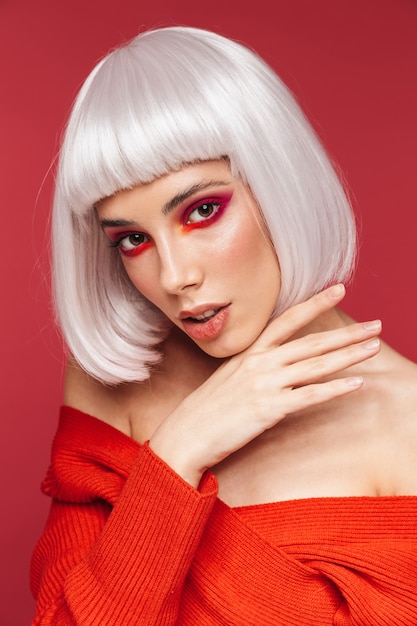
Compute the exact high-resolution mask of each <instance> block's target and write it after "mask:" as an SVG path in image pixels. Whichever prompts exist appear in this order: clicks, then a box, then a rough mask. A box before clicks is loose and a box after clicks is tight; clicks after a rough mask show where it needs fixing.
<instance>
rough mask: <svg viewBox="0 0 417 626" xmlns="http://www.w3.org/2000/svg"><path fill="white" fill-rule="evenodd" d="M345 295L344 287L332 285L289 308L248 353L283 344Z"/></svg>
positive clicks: (271, 324) (264, 332) (266, 330)
mask: <svg viewBox="0 0 417 626" xmlns="http://www.w3.org/2000/svg"><path fill="white" fill-rule="evenodd" d="M345 293H346V291H345V287H344V285H342V284H337V285H333V286H332V287H329V288H328V289H325V290H324V291H321V292H320V293H318V294H315V295H314V296H312V297H311V298H309V299H308V300H306V301H305V302H301V303H300V304H296V305H294V306H292V307H290V308H289V309H287V310H286V311H285V312H284V313H282V314H281V315H280V316H279V317H277V318H276V319H275V320H273V321H272V322H271V323H270V324H269V325H268V326H267V328H266V329H265V330H264V331H263V333H262V334H261V335H260V337H259V339H258V340H257V341H255V343H254V344H253V346H252V347H251V348H250V349H249V351H250V352H252V351H257V350H259V349H261V350H263V349H265V348H270V347H271V346H273V345H280V344H281V343H284V342H285V341H287V340H288V339H290V337H292V336H293V335H294V334H295V333H297V332H298V331H299V330H301V329H302V328H304V326H307V324H310V323H311V322H312V321H313V320H315V319H316V318H317V317H318V316H319V315H321V314H322V313H325V312H326V311H329V310H330V309H333V308H334V307H335V306H337V305H338V304H339V302H340V301H341V300H342V299H343V298H344V296H345Z"/></svg>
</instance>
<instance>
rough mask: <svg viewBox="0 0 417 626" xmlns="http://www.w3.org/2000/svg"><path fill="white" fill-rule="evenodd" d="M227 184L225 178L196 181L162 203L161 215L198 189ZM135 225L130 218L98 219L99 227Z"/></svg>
mask: <svg viewBox="0 0 417 626" xmlns="http://www.w3.org/2000/svg"><path fill="white" fill-rule="evenodd" d="M229 184H230V181H227V180H208V181H207V182H204V183H196V184H195V185H191V186H190V187H188V188H187V189H184V191H181V192H180V193H178V194H176V195H175V196H174V197H173V198H171V200H169V201H168V202H167V203H166V204H164V206H163V207H162V213H163V215H169V214H170V213H171V212H172V211H173V210H174V209H175V208H176V207H177V206H178V205H180V204H182V203H183V202H185V200H188V198H190V197H191V196H193V195H194V194H195V193H198V192H199V191H204V189H208V188H209V187H224V186H225V185H229ZM136 225H137V224H136V222H134V221H132V220H123V219H114V220H107V219H102V220H100V226H101V228H112V227H113V228H115V227H116V228H117V227H118V226H136Z"/></svg>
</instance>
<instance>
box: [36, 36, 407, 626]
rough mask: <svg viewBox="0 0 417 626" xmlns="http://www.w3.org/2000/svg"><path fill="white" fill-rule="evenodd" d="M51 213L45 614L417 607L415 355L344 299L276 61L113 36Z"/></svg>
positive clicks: (203, 617)
mask: <svg viewBox="0 0 417 626" xmlns="http://www.w3.org/2000/svg"><path fill="white" fill-rule="evenodd" d="M53 220H54V221H53V242H54V289H55V301H56V308H57V314H58V320H59V323H60V326H61V328H62V330H63V334H64V337H65V340H66V342H67V344H68V347H69V350H70V352H71V357H70V360H69V365H68V368H67V374H66V382H65V394H64V407H63V408H62V412H61V420H60V425H59V429H58V433H57V435H56V438H55V441H54V446H53V453H52V463H51V467H50V470H49V472H48V475H47V477H46V479H45V481H44V483H43V489H44V491H45V493H47V494H48V495H50V496H51V498H52V508H51V512H50V516H49V519H48V522H47V525H46V529H45V532H44V534H43V536H42V537H41V539H40V541H39V543H38V545H37V547H36V550H35V552H34V556H33V562H32V584H33V591H34V595H35V596H36V598H37V610H36V617H35V618H34V622H33V624H34V625H36V624H42V625H44V624H68V625H70V624H71V625H74V624H76V625H80V626H91V625H96V624H100V625H104V624H108V625H110V624H112V625H114V624H117V625H121V624H123V626H125V625H129V624H135V625H136V624H149V625H150V624H161V625H162V624H164V625H167V624H179V625H188V624H190V625H191V624H192V625H193V626H195V625H196V624H198V625H200V624H201V625H215V624H222V625H223V624H256V625H257V626H259V625H260V626H266V625H272V624H273V625H274V626H276V625H277V624H283V625H291V624H292V625H296V626H300V625H301V626H302V625H315V624H316V625H318V626H326V625H327V624H339V625H341V624H352V625H353V624H355V625H359V624H360V625H367V626H371V625H372V626H378V625H379V624H388V623H389V624H390V625H392V624H401V625H404V626H405V625H407V626H409V625H410V624H413V623H416V624H417V599H416V594H415V588H416V583H417V565H416V563H415V559H414V553H415V550H416V548H417V522H416V513H417V498H416V494H417V478H416V477H417V455H416V454H415V443H416V438H417V426H416V424H417V409H416V406H417V391H416V388H417V386H416V381H417V370H416V366H415V365H414V364H412V363H410V362H409V361H407V360H406V359H405V358H403V357H402V356H400V355H399V354H397V353H395V352H394V351H393V350H392V349H390V348H389V347H388V346H386V345H384V344H382V343H381V342H380V340H379V339H378V335H379V333H380V330H381V324H380V322H379V321H378V320H372V321H367V322H365V323H355V322H354V321H353V320H351V319H350V318H349V317H348V316H347V315H346V314H345V313H343V312H342V311H341V310H340V309H339V308H338V305H339V303H340V302H341V301H342V299H343V295H344V286H343V283H345V282H346V281H347V280H348V279H349V277H350V275H351V272H352V269H353V265H354V261H355V227H354V220H353V216H352V212H351V209H350V207H349V203H348V201H347V199H346V195H345V193H344V191H343V189H342V186H341V184H340V182H339V180H338V177H337V175H336V174H335V171H334V169H333V167H332V165H331V164H330V162H329V159H328V158H327V156H326V154H325V152H324V150H323V148H322V147H321V145H320V142H319V141H318V139H317V138H316V137H315V135H314V133H313V131H312V129H311V127H310V126H309V124H308V122H307V121H306V120H305V118H304V116H303V114H302V113H301V111H300V109H299V107H298V105H297V104H296V102H295V101H294V99H293V97H292V96H291V94H290V93H289V92H288V90H287V88H286V87H285V86H284V85H283V84H282V82H281V81H280V79H279V78H278V77H277V76H276V75H275V74H274V72H273V71H272V70H271V69H270V68H269V67H268V66H267V65H266V64H265V63H264V62H263V61H262V60H261V59H260V58H259V57H257V55H256V54H254V53H253V52H251V51H249V50H248V49H247V48H245V47H244V46H242V45H240V44H237V43H235V42H232V41H230V40H228V39H225V38H223V37H221V36H219V35H216V34H214V33H210V32H206V31H202V30H198V29H192V28H182V27H172V28H163V29H159V30H155V31H148V32H146V33H143V34H141V35H139V36H138V37H137V38H135V39H134V40H133V41H131V42H130V43H128V44H127V45H125V46H122V47H121V48H119V49H117V50H115V51H113V52H112V53H111V54H109V55H108V56H107V57H106V58H105V59H104V60H103V61H102V62H100V63H99V64H98V66H97V67H96V68H95V69H94V70H93V72H92V73H91V75H90V76H89V78H88V79H87V80H86V82H85V84H84V86H83V87H82V89H81V91H80V94H79V96H78V98H77V101H76V103H75V105H74V108H73V111H72V114H71V117H70V120H69V123H68V127H67V129H66V134H65V139H64V143H63V146H62V150H61V156H60V164H59V171H58V177H57V186H56V196H55V203H54V216H53ZM399 459H401V463H399V462H398V461H399Z"/></svg>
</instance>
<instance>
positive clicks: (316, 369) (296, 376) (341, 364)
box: [279, 338, 380, 387]
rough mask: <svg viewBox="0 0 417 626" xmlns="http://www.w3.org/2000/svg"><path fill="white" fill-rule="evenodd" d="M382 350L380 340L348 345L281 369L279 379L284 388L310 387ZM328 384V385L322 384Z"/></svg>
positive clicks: (374, 339) (375, 339)
mask: <svg viewBox="0 0 417 626" xmlns="http://www.w3.org/2000/svg"><path fill="white" fill-rule="evenodd" d="M379 350H380V342H379V339H378V338H372V339H367V340H366V341H364V342H361V343H357V344H353V345H348V346H346V347H344V348H340V349H338V350H334V351H332V352H329V353H327V354H322V355H320V356H312V357H310V358H307V359H304V360H303V361H298V362H294V363H293V364H292V365H288V366H287V367H282V368H280V373H279V378H280V384H281V385H282V386H283V387H295V386H299V385H308V384H310V383H315V382H318V381H320V380H323V379H325V378H327V377H328V376H332V375H333V374H337V372H342V371H343V370H345V369H347V368H349V367H351V366H352V365H357V364H358V363H361V362H363V361H366V360H367V359H369V358H371V357H372V356H375V354H377V353H378V352H379ZM322 384H326V383H322Z"/></svg>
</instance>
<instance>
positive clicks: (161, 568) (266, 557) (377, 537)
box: [32, 407, 417, 626]
mask: <svg viewBox="0 0 417 626" xmlns="http://www.w3.org/2000/svg"><path fill="white" fill-rule="evenodd" d="M43 491H44V492H45V493H46V494H48V495H49V496H51V497H52V498H53V500H52V507H51V512H50V515H49V518H48V521H47V524H46V528H45V531H44V534H43V535H42V537H41V539H40V540H39V543H38V545H37V547H36V549H35V551H34V554H33V560H32V588H33V593H34V595H35V597H36V598H37V609H36V617H35V618H34V621H33V622H32V626H38V625H42V626H46V625H59V626H74V625H77V626H130V625H132V626H133V625H134V626H138V625H145V626H146V625H147V626H152V625H158V626H159V625H161V626H167V625H174V624H176V625H177V626H227V625H230V626H232V625H233V626H250V625H253V626H281V625H282V626H330V625H333V626H348V625H349V626H382V625H384V626H413V625H417V558H416V554H417V497H413V496H397V497H381V498H372V497H358V498H313V499H305V500H293V501H289V502H278V503H273V504H264V505H258V506H249V507H239V508H235V509H232V508H230V507H228V506H227V505H226V504H224V503H223V502H222V501H220V500H219V499H218V498H217V483H216V479H215V477H214V476H213V475H212V474H211V473H209V472H208V473H206V474H205V476H204V477H203V480H202V483H201V485H200V488H199V490H198V491H197V490H195V489H193V488H192V487H191V486H190V485H188V484H187V483H186V482H184V481H183V480H182V479H181V478H180V477H179V476H178V475H177V474H175V472H173V471H172V470H171V469H170V468H169V467H168V466H167V465H166V464H165V463H164V462H163V461H162V460H160V459H159V458H158V457H157V456H156V455H155V454H153V452H152V451H151V450H150V449H149V448H148V447H147V446H146V445H145V446H141V445H139V444H138V443H136V442H135V441H133V440H132V439H130V438H129V437H127V436H126V435H124V434H122V433H121V432H119V431H118V430H116V429H114V428H112V427H111V426H109V425H107V424H105V423H103V422H101V421H100V420H98V419H96V418H94V417H91V416H88V415H85V414H83V413H81V412H79V411H76V410H74V409H71V408H68V407H65V408H63V409H62V412H61V420H60V425H59V429H58V432H57V435H56V438H55V441H54V445H53V451H52V464H51V467H50V469H49V471H48V475H47V477H46V479H45V481H44V483H43Z"/></svg>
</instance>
